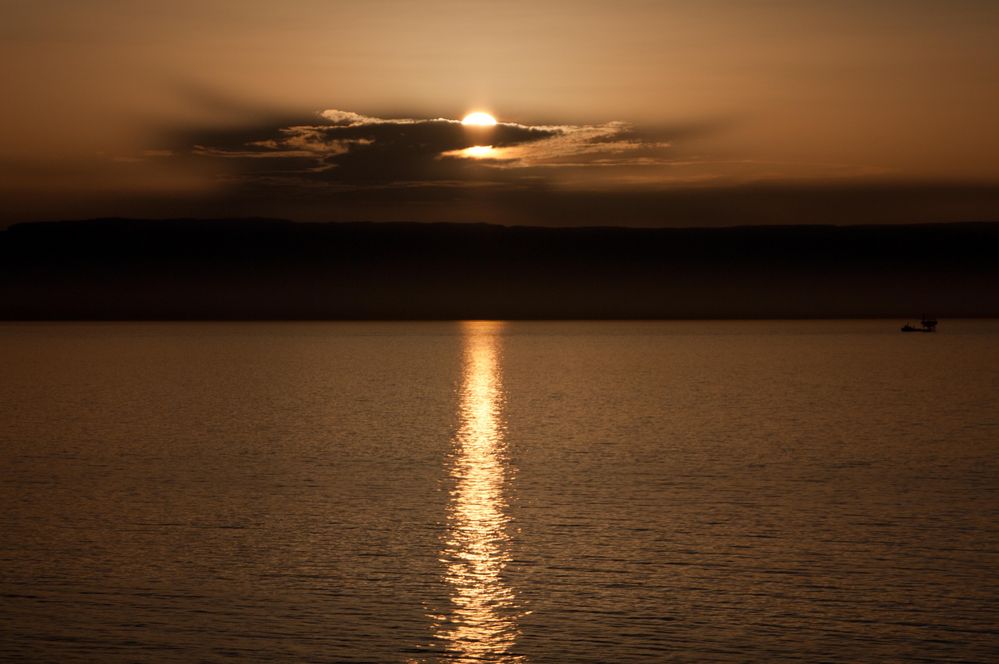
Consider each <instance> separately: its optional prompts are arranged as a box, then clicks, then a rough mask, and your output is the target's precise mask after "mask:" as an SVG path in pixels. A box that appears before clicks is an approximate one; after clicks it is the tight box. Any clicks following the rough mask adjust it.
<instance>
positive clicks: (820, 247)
mask: <svg viewBox="0 0 999 664" xmlns="http://www.w3.org/2000/svg"><path fill="white" fill-rule="evenodd" d="M923 312H926V313H931V314H933V315H935V316H938V317H964V316H971V317H975V316H999V223H995V222H989V223H984V222H983V223H955V224H927V225H908V226H904V225H903V226H757V227H733V228H710V229H692V228H681V229H677V228H660V229H633V228H538V227H504V226H489V225H482V224H422V223H377V224H376V223H329V224H318V223H294V222H287V221H274V220H260V219H246V220H225V221H218V220H164V221H143V220H129V219H100V220H92V221H77V222H47V223H30V224H18V225H15V226H12V227H10V228H9V229H7V230H6V231H3V232H0V318H2V319H6V320H18V319H20V320H37V319H49V320H52V319H56V320H57V319H95V320H114V319H150V320H200V319H205V320H216V319H232V320H255V319H262V320H264V319H331V320H335V319H465V318H493V319H531V318H539V319H600V318H636V319H655V318H834V317H876V316H891V317H901V318H911V317H913V316H919V315H920V314H921V313H923Z"/></svg>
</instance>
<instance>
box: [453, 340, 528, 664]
mask: <svg viewBox="0 0 999 664" xmlns="http://www.w3.org/2000/svg"><path fill="white" fill-rule="evenodd" d="M462 325H463V344H464V373H463V377H462V386H461V397H460V410H459V412H460V418H461V419H460V426H459V429H458V433H457V435H456V436H455V439H454V441H453V450H452V455H453V456H452V459H451V466H450V475H451V479H452V481H453V483H454V484H453V487H452V490H451V496H450V500H449V502H448V515H447V534H446V538H445V544H444V550H443V552H442V554H443V555H442V561H443V562H444V564H445V565H446V570H445V580H446V582H447V584H448V585H449V586H450V599H451V609H450V612H449V613H448V615H445V616H439V618H440V619H441V620H439V622H438V624H437V637H438V638H440V639H442V640H443V642H444V644H445V646H446V648H447V650H448V654H449V655H451V656H452V657H453V658H454V659H456V660H457V661H461V662H478V661H491V662H519V661H522V658H521V657H518V656H515V655H513V654H512V653H511V650H512V648H513V646H514V643H515V642H516V640H517V636H518V634H519V628H518V618H519V616H520V615H521V614H520V613H519V609H518V606H517V601H516V596H515V594H514V591H513V588H511V587H510V586H509V585H507V584H506V583H505V582H504V580H503V570H504V568H505V567H506V565H507V563H508V562H509V560H510V551H509V534H508V532H507V525H508V522H509V516H508V515H507V513H506V508H507V503H506V498H505V497H504V484H505V482H506V480H507V467H506V466H507V458H506V448H505V441H504V437H503V433H504V426H503V383H502V376H501V372H500V348H499V346H500V342H501V340H502V337H501V336H500V333H501V332H502V328H503V323H501V322H492V321H475V322H466V323H463V324H462Z"/></svg>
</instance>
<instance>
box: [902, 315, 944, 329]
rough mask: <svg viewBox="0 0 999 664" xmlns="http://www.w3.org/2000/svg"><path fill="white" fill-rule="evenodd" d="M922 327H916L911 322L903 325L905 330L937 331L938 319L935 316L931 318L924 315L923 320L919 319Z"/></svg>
mask: <svg viewBox="0 0 999 664" xmlns="http://www.w3.org/2000/svg"><path fill="white" fill-rule="evenodd" d="M919 324H920V325H921V327H915V326H913V325H911V324H909V323H906V324H905V325H903V326H902V331H903V332H936V331H937V320H936V319H935V318H929V317H927V316H923V320H921V321H919Z"/></svg>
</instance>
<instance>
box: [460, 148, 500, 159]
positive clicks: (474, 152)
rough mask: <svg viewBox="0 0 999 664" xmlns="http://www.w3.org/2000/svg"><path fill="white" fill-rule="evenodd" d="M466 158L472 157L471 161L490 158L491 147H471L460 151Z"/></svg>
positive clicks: (491, 154)
mask: <svg viewBox="0 0 999 664" xmlns="http://www.w3.org/2000/svg"><path fill="white" fill-rule="evenodd" d="M461 152H462V154H463V155H465V156H466V157H472V158H473V159H485V158H487V157H492V156H494V155H493V152H494V151H493V146H491V145H473V146H472V147H470V148H465V149H464V150H462V151H461Z"/></svg>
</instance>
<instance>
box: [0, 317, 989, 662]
mask: <svg viewBox="0 0 999 664" xmlns="http://www.w3.org/2000/svg"><path fill="white" fill-rule="evenodd" d="M902 322H904V321H838V322H781V321H777V322H663V323H659V322H656V323H520V322H518V323H491V322H481V323H385V324H368V323H331V324H326V323H301V324H299V323H289V324H159V323H157V324H75V323H74V324H51V325H50V324H3V325H0V409H2V410H0V505H2V510H0V659H2V660H4V661H53V662H70V661H88V662H113V661H178V662H191V661H224V660H232V659H241V660H248V661H311V662H326V661H366V662H410V661H412V662H424V661H427V662H433V661H440V660H454V661H469V662H471V661H503V662H577V661H578V662H625V661H640V660H641V661H656V660H675V661H706V660H743V661H775V660H800V661H808V662H815V661H887V660H896V661H897V660H904V661H952V660H953V661H956V660H961V661H969V660H970V661H982V662H986V661H996V660H997V659H999V322H997V321H943V322H942V323H941V327H940V332H939V333H937V334H935V335H930V334H909V335H904V334H900V333H899V332H898V328H899V326H900V324H901V323H902Z"/></svg>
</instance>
